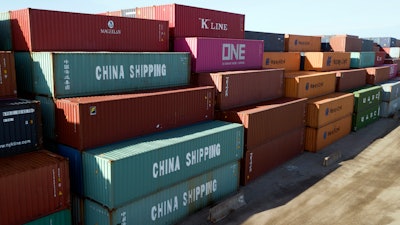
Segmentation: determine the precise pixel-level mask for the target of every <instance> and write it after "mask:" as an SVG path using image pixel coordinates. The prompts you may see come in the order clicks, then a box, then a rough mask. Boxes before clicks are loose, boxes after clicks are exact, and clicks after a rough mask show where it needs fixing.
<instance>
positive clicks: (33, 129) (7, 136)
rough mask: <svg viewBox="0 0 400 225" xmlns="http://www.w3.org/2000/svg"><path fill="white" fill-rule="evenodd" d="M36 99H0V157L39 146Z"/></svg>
mask: <svg viewBox="0 0 400 225" xmlns="http://www.w3.org/2000/svg"><path fill="white" fill-rule="evenodd" d="M40 111H41V109H40V104H39V102H38V101H31V100H25V99H15V100H2V101H0V113H1V114H0V157H4V156H9V155H15V154H20V153H24V152H30V151H34V150H37V149H38V148H40V147H41V145H42V142H43V140H42V139H43V138H42V129H41V128H42V124H41V118H40V117H41V115H40Z"/></svg>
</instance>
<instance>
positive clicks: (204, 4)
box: [0, 0, 400, 39]
mask: <svg viewBox="0 0 400 225" xmlns="http://www.w3.org/2000/svg"><path fill="white" fill-rule="evenodd" d="M249 2H251V3H249ZM172 3H176V4H182V5H188V6H195V7H200V8H207V9H213V10H220V11H225V12H232V13H239V14H244V15H245V30H249V31H259V32H269V33H283V34H299V35H334V34H349V35H357V36H359V37H361V38H362V37H394V38H397V39H400V19H399V12H400V1H399V0H385V1H370V0H329V1H328V0H275V1H271V0H254V1H250V0H249V1H244V0H183V1H180V0H175V1H165V0H140V1H135V0H2V2H1V3H0V12H5V11H9V10H16V9H23V8H35V9H48V10H57V11H68V12H79V13H101V12H106V11H117V10H121V9H129V8H135V7H143V6H151V5H164V4H172Z"/></svg>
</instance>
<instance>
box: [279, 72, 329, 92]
mask: <svg viewBox="0 0 400 225" xmlns="http://www.w3.org/2000/svg"><path fill="white" fill-rule="evenodd" d="M335 86H336V72H307V71H300V72H285V96H286V97H294V98H315V97H319V96H322V95H326V94H330V93H333V92H335Z"/></svg>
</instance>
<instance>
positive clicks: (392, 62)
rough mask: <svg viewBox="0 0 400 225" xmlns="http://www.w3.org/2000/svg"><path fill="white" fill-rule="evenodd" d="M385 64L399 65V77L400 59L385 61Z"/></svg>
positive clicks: (399, 71)
mask: <svg viewBox="0 0 400 225" xmlns="http://www.w3.org/2000/svg"><path fill="white" fill-rule="evenodd" d="M384 64H397V75H399V73H400V59H385V60H384Z"/></svg>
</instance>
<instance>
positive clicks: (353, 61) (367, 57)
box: [350, 52, 376, 68]
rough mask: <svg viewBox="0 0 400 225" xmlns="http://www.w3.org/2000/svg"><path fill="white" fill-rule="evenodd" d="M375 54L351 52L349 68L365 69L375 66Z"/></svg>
mask: <svg viewBox="0 0 400 225" xmlns="http://www.w3.org/2000/svg"><path fill="white" fill-rule="evenodd" d="M375 60H376V56H375V52H351V53H350V68H366V67H373V66H374V65H375Z"/></svg>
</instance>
